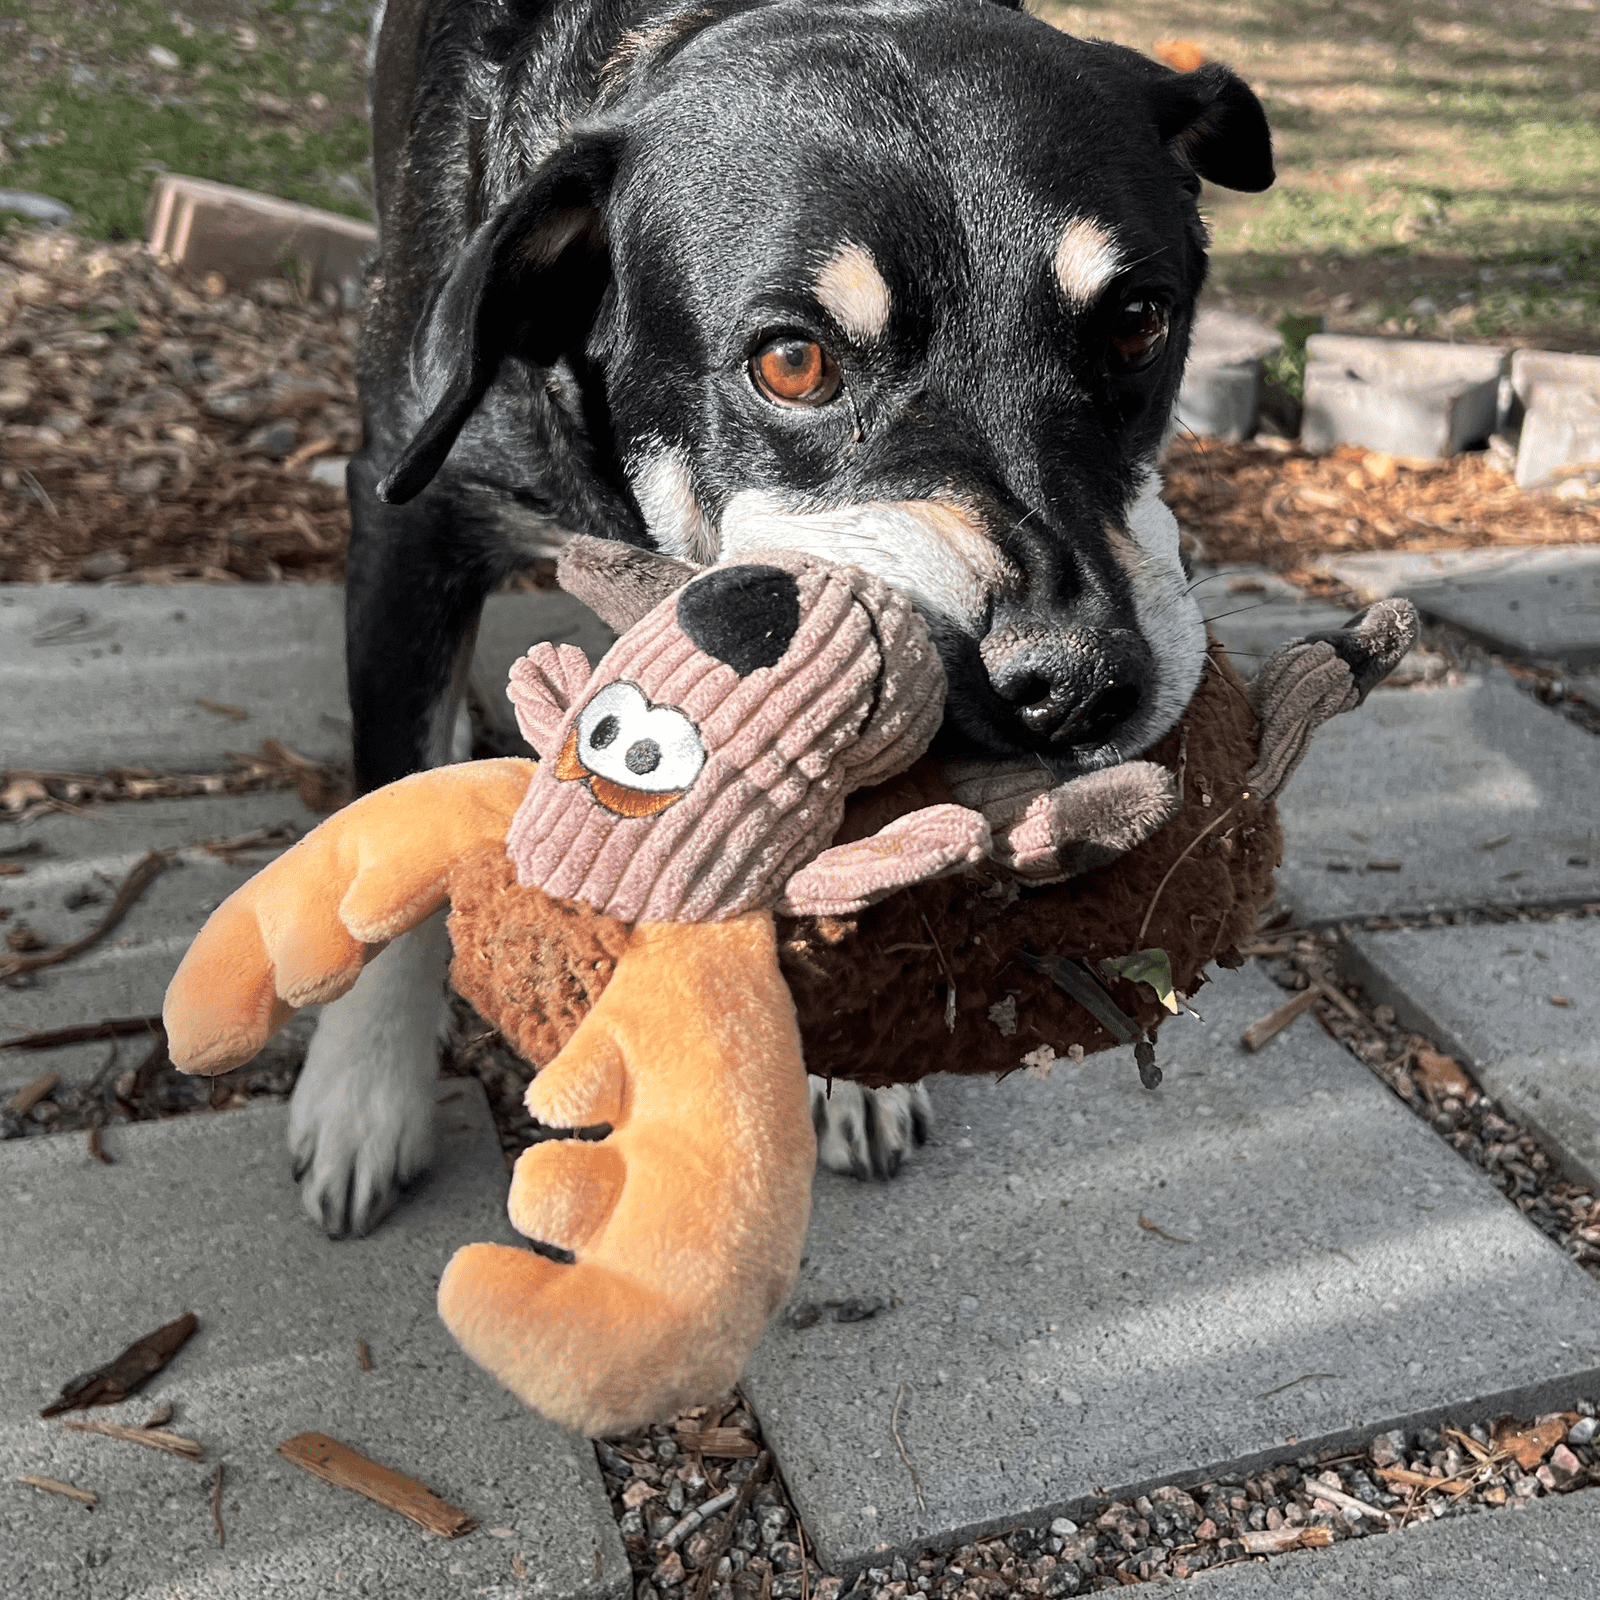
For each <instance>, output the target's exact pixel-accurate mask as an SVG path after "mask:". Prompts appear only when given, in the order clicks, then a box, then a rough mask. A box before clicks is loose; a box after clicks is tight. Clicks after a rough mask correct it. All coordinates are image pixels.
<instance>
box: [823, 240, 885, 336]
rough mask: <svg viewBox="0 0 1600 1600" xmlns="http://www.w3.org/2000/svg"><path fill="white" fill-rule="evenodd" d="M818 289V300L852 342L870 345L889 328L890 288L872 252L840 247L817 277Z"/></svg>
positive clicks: (848, 245)
mask: <svg viewBox="0 0 1600 1600" xmlns="http://www.w3.org/2000/svg"><path fill="white" fill-rule="evenodd" d="M815 287H816V293H817V299H818V300H819V301H821V302H822V305H823V307H824V308H825V309H826V310H827V311H828V313H829V314H830V315H831V316H832V317H833V319H834V321H835V322H837V323H838V324H839V326H840V327H841V328H843V329H844V331H845V332H846V333H847V334H849V335H850V337H851V338H852V339H858V340H860V341H861V342H862V343H867V342H869V341H870V340H873V339H876V338H878V337H879V336H880V335H881V334H882V333H883V330H884V329H885V328H887V327H888V326H889V310H890V306H891V300H890V297H889V285H888V284H886V283H885V282H884V281H883V274H882V273H881V272H879V271H878V263H877V262H876V261H874V260H873V259H872V252H871V251H870V250H867V249H864V248H863V247H862V246H861V245H859V244H842V245H840V246H839V248H838V249H837V250H836V251H834V253H833V254H832V256H830V257H829V258H828V260H827V261H826V262H825V263H824V265H823V267H822V270H821V271H820V272H819V273H818V274H817V279H816V285H815Z"/></svg>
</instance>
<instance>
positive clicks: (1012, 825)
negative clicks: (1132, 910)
mask: <svg viewBox="0 0 1600 1600" xmlns="http://www.w3.org/2000/svg"><path fill="white" fill-rule="evenodd" d="M945 779H946V781H947V782H948V783H949V785H950V788H951V790H952V791H953V792H954V794H955V796H956V798H957V799H958V800H960V801H962V802H964V803H965V804H967V805H969V806H972V807H974V808H976V809H977V810H979V811H981V812H982V813H983V815H984V816H985V817H986V818H987V819H988V821H989V825H990V827H991V828H992V829H993V831H994V857H995V860H996V861H998V862H999V863H1000V864H1001V865H1002V866H1004V867H1008V868H1010V870H1011V871H1013V872H1015V873H1016V874H1017V876H1018V877H1021V878H1027V879H1030V880H1032V881H1034V882H1039V883H1049V882H1053V881H1057V880H1059V879H1062V878H1074V877H1077V876H1078V874H1079V873H1083V872H1092V871H1093V870H1094V869H1095V868H1096V867H1103V866H1105V865H1106V864H1107V863H1108V862H1111V861H1115V860H1116V859H1117V857H1118V856H1122V855H1126V854H1127V852H1128V851H1130V850H1131V849H1133V847H1134V846H1135V845H1138V844H1143V843H1144V841H1145V840H1146V839H1148V838H1149V837H1150V835H1151V834H1153V833H1154V832H1155V831H1156V830H1157V829H1158V828H1160V827H1161V826H1162V824H1164V823H1165V822H1167V821H1168V820H1169V819H1170V818H1171V816H1172V814H1173V813H1174V812H1175V811H1176V810H1177V809H1178V790H1177V785H1176V783H1175V782H1174V781H1173V777H1172V774H1171V773H1170V772H1168V771H1167V769H1166V768H1165V767H1162V766H1158V765H1157V764H1156V763H1155V762H1153V761H1124V762H1122V763H1121V764H1120V765H1119V766H1115V767H1106V768H1105V769H1103V770H1102V771H1100V772H1088V773H1085V774H1084V775H1083V776H1082V777H1081V778H1073V779H1071V780H1070V781H1069V782H1067V783H1061V784H1057V783H1054V781H1053V780H1052V778H1051V775H1050V774H1049V773H1048V772H1046V771H1045V770H1044V769H1043V768H1042V767H1039V766H1010V767H1006V766H992V765H989V764H987V763H983V762H970V763H969V762H959V763H957V762H952V763H950V764H948V765H947V766H946V767H945Z"/></svg>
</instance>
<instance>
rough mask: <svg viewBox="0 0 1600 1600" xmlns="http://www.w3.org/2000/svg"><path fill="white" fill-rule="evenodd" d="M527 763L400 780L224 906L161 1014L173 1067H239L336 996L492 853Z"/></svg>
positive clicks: (325, 826) (317, 833)
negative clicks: (457, 866)
mask: <svg viewBox="0 0 1600 1600" xmlns="http://www.w3.org/2000/svg"><path fill="white" fill-rule="evenodd" d="M534 771H535V766H534V763H533V762H531V761H516V760H505V761H475V762H471V763H468V764H464V765H461V766H455V767H440V768H438V769H436V770H435V771H432V772H419V773H417V774H416V775H415V776H414V777H410V778H402V779H401V780H400V781H399V782H398V783H391V784H389V785H387V786H386V787H385V788H382V789H378V790H376V791H374V792H373V793H372V794H369V795H365V796H363V797H362V798H361V799H360V800H357V801H355V802H354V803H353V804H351V805H348V806H346V807H345V808H344V810H342V811H339V812H336V813H335V814H334V815H333V816H331V817H329V818H328V820H327V821H326V822H323V823H322V824H320V825H319V826H318V827H316V828H315V829H313V830H312V831H311V832H310V833H309V834H307V835H306V837H305V838H304V839H302V840H301V841H300V842H299V843H298V844H297V845H295V846H294V847H293V848H292V849H290V850H287V851H285V852H284V854H283V855H281V856H279V857H278V859H277V860H276V861H274V862H273V863H272V864H271V865H270V866H268V867H266V868H264V869H263V870H262V871H260V872H258V873H257V874H256V875H255V877H253V878H252V879H251V880H250V881H249V882H248V883H247V884H245V885H244V886H243V887H242V888H240V889H238V890H236V891H235V892H234V893H233V894H231V895H229V896H228V898H227V899H226V900H224V901H223V903H222V904H221V905H220V906H218V907H217V909H216V910H215V911H214V912H213V913H212V914H211V916H210V918H209V919H208V920H207V922H206V925H205V926H204V927H203V928H202V929H201V930H200V933H199V936H198V937H197V938H196V939H195V941H194V943H193V944H192V945H191V946H190V947H189V952H188V954H187V955H185V956H184V958H183V961H182V964H181V965H180V966H179V968H178V970H177V973H176V974H175V975H174V977H173V979H172V983H171V984H170V985H169V986H168V989H167V998H166V1004H165V1006H164V1007H163V1017H164V1020H165V1022H166V1027H167V1043H168V1048H169V1050H170V1051H171V1054H172V1060H173V1064H174V1065H175V1066H177V1067H178V1068H179V1069H180V1070H181V1071H183V1072H203V1073H213V1074H214V1073H218V1072H227V1071H229V1070H230V1069H231V1068H233V1067H236V1066H239V1065H240V1064H241V1063H242V1062H245V1061H248V1060H249V1059H250V1058H251V1056H253V1055H254V1054H255V1053H256V1052H257V1051H258V1050H259V1049H260V1048H261V1047H262V1045H264V1044H265V1043H266V1042H267V1039H268V1038H269V1037H270V1036H271V1034H272V1033H273V1031H274V1030H275V1029H277V1028H279V1027H281V1026H282V1025H283V1024H284V1023H285V1022H286V1021H287V1020H288V1019H289V1017H290V1016H292V1015H293V1014H294V1012H295V1011H297V1010H298V1009H299V1008H300V1007H302V1006H309V1005H319V1004H323V1003H326V1002H327V1001H329V1000H336V999H337V998H338V997H339V996H340V995H342V994H344V993H345V992H346V991H347V990H348V989H349V988H350V987H351V985H352V984H354V983H355V981H356V979H357V977H359V976H360V973H361V969H362V967H363V966H365V965H366V963H367V962H368V961H370V960H371V959H372V958H373V956H375V955H376V954H377V953H378V952H379V951H380V950H381V949H383V947H384V946H385V945H386V944H387V943H388V942H389V941H390V940H391V939H393V938H394V937H395V936H396V935H398V934H401V933H404V932H406V931H407V929H410V928H414V927H416V925H417V924H418V923H419V922H421V921H423V919H424V918H426V917H427V916H428V915H429V913H430V912H432V911H434V910H436V909H437V908H438V906H439V905H440V904H441V903H442V902H443V901H444V900H445V899H446V898H447V896H448V894H449V887H450V871H451V868H452V866H453V865H454V863H455V862H456V861H458V860H460V859H461V858H463V857H464V856H467V855H468V854H470V853H471V852H473V851H481V850H483V849H486V848H493V849H503V848H504V842H505V836H506V830H507V829H508V828H509V826H510V824H511V818H512V816H513V815H514V814H515V812H516V809H517V807H518V805H520V804H521V801H522V796H523V794H524V792H525V791H526V789H527V787H528V781H529V779H530V778H531V777H532V776H533V773H534Z"/></svg>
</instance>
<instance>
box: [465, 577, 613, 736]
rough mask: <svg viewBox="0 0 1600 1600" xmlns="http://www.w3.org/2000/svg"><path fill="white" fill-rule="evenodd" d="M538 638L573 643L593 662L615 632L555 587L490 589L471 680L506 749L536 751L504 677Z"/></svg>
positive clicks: (474, 690)
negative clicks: (526, 737) (514, 709)
mask: <svg viewBox="0 0 1600 1600" xmlns="http://www.w3.org/2000/svg"><path fill="white" fill-rule="evenodd" d="M541 639H548V640H550V641H551V642H552V643H554V644H575V645H577V646H578V648H579V649H580V650H582V651H583V653H584V654H585V655H586V656H588V658H589V660H590V663H591V664H598V663H599V660H600V657H601V656H603V655H604V654H605V653H606V651H607V650H609V649H610V648H611V646H612V643H613V642H614V641H615V639H616V635H615V634H614V633H613V632H612V631H611V630H610V629H609V628H608V627H607V626H606V625H605V623H603V622H602V621H601V620H600V619H599V618H598V617H597V616H596V615H595V614H594V612H592V611H591V610H590V609H589V608H588V607H587V606H586V605H584V604H582V603H581V602H580V601H577V600H574V599H573V598H572V596H571V595H569V594H563V593H562V592H561V591H560V590H559V589H549V590H544V589H541V590H537V591H535V592H533V593H531V594H528V593H525V594H496V595H490V597H489V600H488V602H487V604H485V606H484V608H483V618H482V620H481V621H480V622H479V624H478V642H477V645H476V647H475V649H474V651H473V655H472V673H471V679H470V682H471V686H472V693H473V698H474V699H475V700H476V701H477V703H478V706H479V708H480V709H481V711H482V713H483V716H484V718H485V720H486V721H487V722H488V723H489V726H490V728H491V729H492V730H493V733H494V737H495V741H496V743H497V744H499V746H500V748H501V749H503V750H505V751H506V752H507V753H508V754H513V755H527V756H531V755H533V754H534V753H535V752H534V751H533V750H532V749H531V748H530V747H529V746H528V745H527V743H526V742H525V741H524V740H523V737H522V733H521V731H520V730H519V729H518V727H517V719H516V717H515V716H514V715H513V713H512V710H511V702H510V701H509V700H507V699H506V683H507V681H508V680H509V677H510V673H511V665H512V663H513V662H514V661H516V660H517V659H518V657H520V656H524V655H526V654H527V653H528V650H529V648H530V647H531V646H532V645H535V644H537V643H538V642H539V641H540V640H541Z"/></svg>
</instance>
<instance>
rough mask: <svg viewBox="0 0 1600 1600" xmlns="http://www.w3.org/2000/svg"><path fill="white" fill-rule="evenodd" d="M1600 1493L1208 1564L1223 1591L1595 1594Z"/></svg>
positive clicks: (1577, 1597)
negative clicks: (1217, 1567) (1215, 1568)
mask: <svg viewBox="0 0 1600 1600" xmlns="http://www.w3.org/2000/svg"><path fill="white" fill-rule="evenodd" d="M1597 1588H1600V1494H1595V1493H1594V1492H1593V1491H1580V1492H1579V1493H1577V1494H1570V1495H1565V1496H1562V1497H1561V1498H1560V1499H1554V1500H1539V1501H1536V1502H1534V1503H1533V1504H1530V1505H1527V1506H1525V1507H1523V1508H1521V1509H1519V1510H1511V1509H1510V1508H1507V1509H1506V1510H1503V1511H1488V1512H1480V1513H1478V1514H1475V1515H1471V1516H1463V1517H1447V1518H1445V1519H1444V1520H1443V1521H1441V1522H1425V1523H1422V1524H1420V1525H1418V1526H1416V1527H1412V1528H1407V1529H1406V1530H1405V1531H1404V1532H1403V1533H1391V1534H1384V1535H1381V1536H1378V1537H1374V1538H1366V1539H1353V1540H1349V1541H1347V1542H1345V1543H1343V1544H1336V1545H1331V1546H1329V1548H1327V1549H1326V1550H1305V1551H1299V1552H1297V1553H1296V1554H1294V1555H1289V1556H1279V1557H1276V1558H1275V1559H1272V1560H1269V1561H1265V1562H1254V1563H1251V1564H1250V1565H1248V1566H1240V1567H1229V1568H1227V1569H1225V1570H1223V1571H1219V1572H1215V1573H1211V1572H1206V1573H1201V1574H1200V1575H1199V1577H1198V1581H1197V1584H1196V1589H1195V1592H1196V1594H1199V1595H1213V1594H1214V1595H1216V1596H1217V1597H1218V1600H1376V1597H1378V1596H1391V1595H1392V1596H1396V1597H1399V1600H1530V1597H1533V1596H1541V1595H1542V1596H1546V1597H1548V1600H1594V1595H1595V1593H1596V1590H1597Z"/></svg>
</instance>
